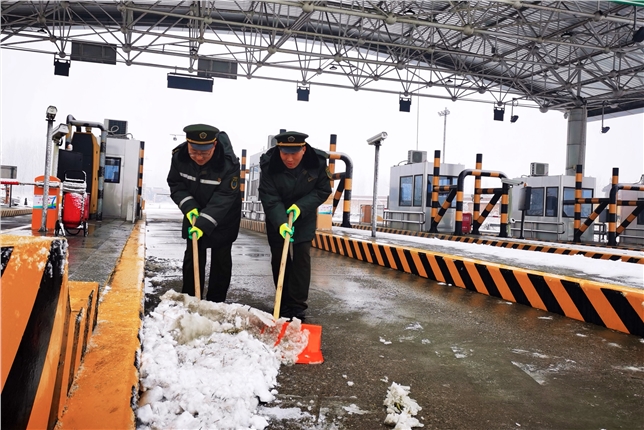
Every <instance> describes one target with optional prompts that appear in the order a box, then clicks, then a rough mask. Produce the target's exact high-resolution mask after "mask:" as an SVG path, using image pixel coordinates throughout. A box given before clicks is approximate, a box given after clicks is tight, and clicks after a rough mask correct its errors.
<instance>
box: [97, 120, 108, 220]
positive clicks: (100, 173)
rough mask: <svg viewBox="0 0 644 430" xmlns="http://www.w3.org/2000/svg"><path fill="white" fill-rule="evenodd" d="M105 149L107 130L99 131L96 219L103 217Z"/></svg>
mask: <svg viewBox="0 0 644 430" xmlns="http://www.w3.org/2000/svg"><path fill="white" fill-rule="evenodd" d="M106 151H107V130H102V132H101V146H100V154H99V159H98V196H97V200H96V202H97V204H96V220H97V221H101V220H102V219H103V187H104V183H105V152H106Z"/></svg>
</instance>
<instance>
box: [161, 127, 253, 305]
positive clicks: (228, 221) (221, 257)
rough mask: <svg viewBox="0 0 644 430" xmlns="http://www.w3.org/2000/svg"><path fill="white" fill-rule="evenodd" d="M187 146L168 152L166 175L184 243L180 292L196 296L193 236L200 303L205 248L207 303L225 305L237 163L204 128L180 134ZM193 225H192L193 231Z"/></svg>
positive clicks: (237, 216)
mask: <svg viewBox="0 0 644 430" xmlns="http://www.w3.org/2000/svg"><path fill="white" fill-rule="evenodd" d="M183 131H184V132H185V133H186V141H185V142H183V143H182V144H181V145H179V146H177V147H176V148H174V149H173V150H172V164H171V166H170V173H169V174H168V185H169V186H170V197H171V198H172V200H173V201H174V202H175V203H176V204H177V206H179V209H181V212H183V213H184V215H185V218H184V219H183V225H182V227H181V237H182V238H184V239H186V252H185V254H184V257H183V289H182V292H183V293H185V294H189V295H191V296H194V295H195V280H194V268H193V256H192V243H191V240H192V236H193V235H196V236H197V239H198V245H199V246H198V249H199V279H201V280H202V283H201V297H203V290H204V285H203V284H204V282H203V280H204V279H205V277H204V274H205V268H206V249H207V248H210V249H211V251H210V281H209V285H208V294H207V295H206V299H208V300H210V301H213V302H223V301H225V300H226V293H227V292H228V287H229V286H230V277H231V272H232V266H233V263H232V256H231V250H232V245H233V242H234V241H235V240H236V239H237V234H238V233H239V223H240V221H241V203H242V201H241V193H240V190H239V171H240V164H239V159H238V158H237V156H236V155H235V153H234V152H233V147H232V144H231V143H230V139H229V138H228V135H227V134H226V133H225V132H223V131H221V132H220V131H219V130H218V129H217V128H216V127H212V126H210V125H205V124H195V125H189V126H187V127H186V128H184V129H183ZM193 223H194V225H193Z"/></svg>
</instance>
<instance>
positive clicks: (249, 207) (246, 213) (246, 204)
mask: <svg viewBox="0 0 644 430" xmlns="http://www.w3.org/2000/svg"><path fill="white" fill-rule="evenodd" d="M242 216H243V217H244V218H247V219H252V220H257V221H264V218H265V215H264V207H263V206H262V202H259V201H247V200H245V201H243V202H242Z"/></svg>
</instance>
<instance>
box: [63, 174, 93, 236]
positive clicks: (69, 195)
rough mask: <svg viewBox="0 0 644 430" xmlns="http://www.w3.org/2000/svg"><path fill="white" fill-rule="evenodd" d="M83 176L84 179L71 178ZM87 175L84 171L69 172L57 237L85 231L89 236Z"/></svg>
mask: <svg viewBox="0 0 644 430" xmlns="http://www.w3.org/2000/svg"><path fill="white" fill-rule="evenodd" d="M68 175H69V176H77V177H79V176H82V179H78V178H73V177H69V176H68ZM86 180H87V175H86V174H85V172H84V171H82V170H68V171H66V172H65V179H64V180H63V203H62V205H61V216H60V217H59V220H58V221H57V222H56V232H55V234H56V236H59V235H63V236H64V235H66V234H71V235H77V234H78V233H80V231H81V230H82V231H83V236H87V220H88V219H89V200H90V199H89V193H88V192H87V182H86Z"/></svg>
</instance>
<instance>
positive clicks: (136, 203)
mask: <svg viewBox="0 0 644 430" xmlns="http://www.w3.org/2000/svg"><path fill="white" fill-rule="evenodd" d="M143 144H144V142H142V141H140V140H136V139H127V138H114V137H108V138H107V140H106V148H105V179H104V182H103V190H104V191H103V216H104V217H107V218H120V219H125V220H126V221H133V220H134V219H136V218H138V217H139V211H140V206H141V201H140V196H141V186H142V183H141V180H142V175H143V170H142V169H143Z"/></svg>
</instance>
